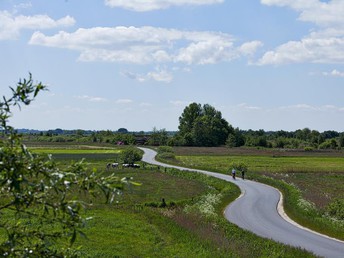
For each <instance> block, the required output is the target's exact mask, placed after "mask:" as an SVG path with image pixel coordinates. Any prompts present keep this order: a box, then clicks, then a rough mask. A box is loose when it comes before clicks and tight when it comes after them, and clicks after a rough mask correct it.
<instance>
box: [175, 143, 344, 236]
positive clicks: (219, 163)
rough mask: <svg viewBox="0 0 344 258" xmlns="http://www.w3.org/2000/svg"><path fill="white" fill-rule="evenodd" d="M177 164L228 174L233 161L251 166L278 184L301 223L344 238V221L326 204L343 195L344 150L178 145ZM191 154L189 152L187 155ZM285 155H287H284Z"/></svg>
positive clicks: (253, 172)
mask: <svg viewBox="0 0 344 258" xmlns="http://www.w3.org/2000/svg"><path fill="white" fill-rule="evenodd" d="M176 151H177V155H178V154H179V156H177V163H178V164H180V165H184V166H188V167H197V168H201V169H207V170H212V171H217V172H221V173H228V166H229V164H230V163H231V162H232V161H234V160H242V161H245V162H246V163H247V164H248V165H249V170H250V172H249V173H248V177H249V178H250V177H251V179H254V180H258V181H262V182H265V183H268V184H271V185H274V186H276V187H278V188H279V189H280V190H282V192H283V193H284V194H285V197H286V198H285V199H286V211H287V213H288V215H289V216H290V217H292V218H293V219H294V220H296V221H298V222H299V223H301V224H303V225H305V226H307V227H310V228H312V229H314V230H317V231H320V232H322V233H324V234H328V235H330V236H333V237H337V238H340V239H344V222H343V221H334V220H332V219H331V218H328V217H326V216H324V215H325V213H324V210H323V209H324V207H326V205H328V204H329V203H330V202H331V201H333V200H334V199H336V198H337V199H343V198H344V158H343V152H327V153H326V152H319V153H305V152H280V151H271V150H269V151H266V150H257V149H247V150H245V149H237V150H230V152H228V150H225V149H221V148H220V149H216V148H210V149H208V150H206V149H203V148H187V151H186V150H185V149H182V148H176ZM187 153H189V155H186V154H187ZM282 154H284V155H282Z"/></svg>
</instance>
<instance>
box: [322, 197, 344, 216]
mask: <svg viewBox="0 0 344 258" xmlns="http://www.w3.org/2000/svg"><path fill="white" fill-rule="evenodd" d="M326 212H327V213H328V214H329V215H330V216H331V217H334V218H336V219H340V220H344V200H343V199H336V200H334V201H332V202H331V203H330V204H329V205H328V206H327V208H326Z"/></svg>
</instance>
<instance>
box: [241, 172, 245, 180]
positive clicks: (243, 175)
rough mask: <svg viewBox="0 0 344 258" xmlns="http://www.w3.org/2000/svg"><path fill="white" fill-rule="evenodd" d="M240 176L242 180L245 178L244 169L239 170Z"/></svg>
mask: <svg viewBox="0 0 344 258" xmlns="http://www.w3.org/2000/svg"><path fill="white" fill-rule="evenodd" d="M241 178H242V180H245V170H241Z"/></svg>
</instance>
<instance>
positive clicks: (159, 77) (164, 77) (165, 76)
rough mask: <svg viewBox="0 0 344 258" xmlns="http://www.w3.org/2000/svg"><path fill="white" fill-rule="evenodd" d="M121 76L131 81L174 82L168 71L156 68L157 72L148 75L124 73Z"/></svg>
mask: <svg viewBox="0 0 344 258" xmlns="http://www.w3.org/2000/svg"><path fill="white" fill-rule="evenodd" d="M121 74H122V75H123V76H125V77H127V78H129V79H133V80H137V81H139V82H146V81H150V80H154V81H157V82H165V83H170V82H171V81H172V80H173V75H172V73H170V72H169V71H167V70H166V69H160V68H156V69H155V71H152V72H148V73H147V74H138V73H133V72H130V71H122V72H121Z"/></svg>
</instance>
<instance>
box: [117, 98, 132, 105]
mask: <svg viewBox="0 0 344 258" xmlns="http://www.w3.org/2000/svg"><path fill="white" fill-rule="evenodd" d="M116 103H117V104H130V103H133V100H131V99H118V100H116Z"/></svg>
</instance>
